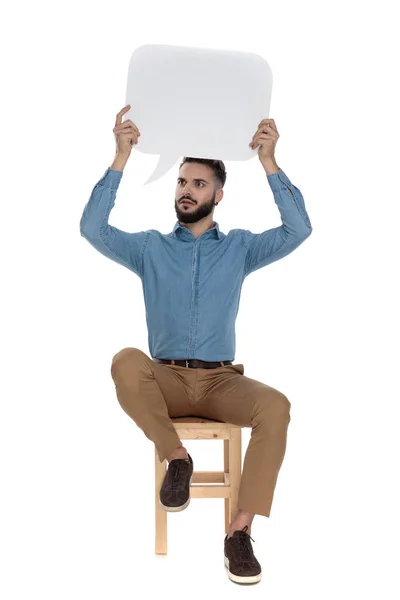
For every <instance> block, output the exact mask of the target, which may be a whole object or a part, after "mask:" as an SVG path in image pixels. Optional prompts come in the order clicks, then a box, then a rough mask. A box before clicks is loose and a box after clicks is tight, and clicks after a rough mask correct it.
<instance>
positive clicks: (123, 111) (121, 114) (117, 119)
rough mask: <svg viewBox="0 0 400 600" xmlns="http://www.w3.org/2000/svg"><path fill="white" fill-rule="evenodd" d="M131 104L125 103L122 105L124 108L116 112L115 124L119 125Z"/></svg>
mask: <svg viewBox="0 0 400 600" xmlns="http://www.w3.org/2000/svg"><path fill="white" fill-rule="evenodd" d="M130 108H131V105H130V104H127V105H126V106H124V108H122V109H121V110H120V111H119V113H118V114H117V118H116V119H115V125H121V122H122V117H123V115H124V114H125V113H127V112H128V110H130Z"/></svg>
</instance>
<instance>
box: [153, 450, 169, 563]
mask: <svg viewBox="0 0 400 600" xmlns="http://www.w3.org/2000/svg"><path fill="white" fill-rule="evenodd" d="M166 471H167V461H166V460H163V462H160V459H159V457H158V453H157V450H156V449H155V509H156V514H155V534H156V535H155V538H156V539H155V553H156V554H167V513H166V512H165V510H163V509H162V508H161V506H160V496H159V493H160V489H161V486H162V482H163V481H164V477H165V473H166Z"/></svg>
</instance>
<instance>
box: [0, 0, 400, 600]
mask: <svg viewBox="0 0 400 600" xmlns="http://www.w3.org/2000/svg"><path fill="white" fill-rule="evenodd" d="M2 13H3V15H2V19H1V23H2V25H1V29H2V36H1V46H2V53H1V55H2V79H3V84H4V87H3V93H2V96H1V103H2V110H1V132H2V135H1V137H2V175H1V186H2V189H1V196H2V206H3V213H2V235H1V244H2V252H1V257H2V265H3V268H2V283H3V293H2V311H1V314H2V323H1V331H2V334H1V341H2V348H1V351H2V358H1V367H2V369H1V371H2V377H1V387H2V389H1V416H0V428H1V429H0V440H1V447H0V450H1V474H0V477H1V487H2V493H1V510H0V514H1V517H0V518H1V535H0V537H1V542H0V544H1V546H0V550H1V557H0V559H1V571H2V575H1V580H0V595H1V597H2V598H4V599H5V600H15V599H18V600H20V599H21V600H22V599H25V598H41V600H45V599H46V600H47V599H51V600H53V599H54V598H57V600H64V599H68V600H70V599H71V598H74V600H83V599H85V600H87V599H88V598H96V600H100V599H103V598H104V599H107V600H110V599H117V598H118V600H123V599H128V598H133V597H139V596H138V594H139V593H144V589H148V590H149V591H150V593H151V595H152V596H154V597H162V598H165V599H166V600H169V599H170V598H171V599H173V598H178V597H179V598H189V597H190V598H204V596H205V595H208V596H209V597H218V595H219V594H220V593H229V594H231V595H232V596H231V597H235V594H241V593H242V592H241V590H243V587H242V586H238V585H236V584H234V583H232V582H231V581H229V580H228V578H227V574H226V571H225V569H224V566H223V539H224V525H223V501H222V500H218V499H215V500H201V499H194V500H193V501H192V502H191V504H190V506H189V508H188V510H186V511H183V512H182V513H177V514H172V515H168V519H169V521H168V522H169V537H168V555H167V556H156V555H155V554H154V445H153V444H152V442H150V441H149V440H148V439H147V438H146V437H145V436H144V434H143V432H142V431H141V430H139V429H138V427H137V426H136V425H135V423H134V422H133V421H132V420H131V419H130V418H129V417H128V416H127V415H126V413H124V411H123V410H122V409H121V407H120V405H119V404H118V401H117V397H116V394H115V389H114V383H113V381H112V378H111V374H110V367H111V361H112V357H113V356H114V354H116V353H117V352H118V351H119V350H121V349H122V348H124V347H128V346H131V347H137V348H140V349H142V350H143V351H144V352H146V353H147V354H149V350H148V346H147V330H146V324H145V312H144V302H143V296H142V287H141V281H140V279H139V278H138V277H137V276H135V275H134V274H133V273H132V272H130V271H129V270H127V269H125V268H124V267H122V266H120V265H118V264H116V263H114V262H113V261H111V260H109V259H107V258H106V257H104V256H103V255H101V254H100V253H98V252H96V251H95V250H94V248H93V247H92V246H90V245H89V244H88V242H87V241H86V240H85V239H84V238H83V237H81V236H80V232H79V221H80V218H81V214H82V211H83V209H84V206H85V204H86V202H87V201H88V199H89V197H90V194H91V192H92V189H93V187H94V186H95V184H96V183H97V182H98V180H99V179H100V178H101V177H102V176H103V174H104V172H105V170H106V169H107V168H108V167H109V166H110V165H111V163H112V160H113V157H114V151H115V144H114V135H113V132H112V129H113V127H114V123H115V116H116V114H117V112H118V111H119V110H120V109H121V108H122V107H123V106H124V104H125V90H126V77H127V68H128V64H129V59H130V56H131V54H132V52H133V50H134V48H135V47H137V46H140V45H142V44H147V43H162V44H180V45H186V46H189V45H193V46H197V47H205V48H215V49H219V48H221V49H231V50H242V51H248V52H254V53H259V54H260V55H262V56H263V57H264V58H265V59H266V60H267V61H268V63H269V64H270V66H271V68H272V71H273V75H274V83H273V91H272V102H271V112H270V115H266V116H269V117H270V118H273V119H275V123H276V125H277V127H278V131H279V133H280V139H279V141H278V144H277V148H276V160H277V163H278V165H279V166H280V167H281V168H282V169H283V170H284V171H285V173H286V174H287V175H288V177H289V178H290V180H291V182H292V183H293V184H294V185H296V186H297V187H298V188H299V189H300V190H301V192H302V193H303V196H304V199H305V203H306V208H307V211H308V213H309V216H310V220H311V223H312V226H313V233H312V235H311V237H310V238H309V239H307V240H306V241H305V242H304V244H302V245H301V246H300V247H299V248H298V249H297V250H295V251H294V252H293V253H292V254H290V255H289V256H287V257H285V258H284V259H282V260H280V261H277V262H275V263H273V264H271V265H270V266H268V267H265V268H263V269H260V270H258V271H257V272H255V273H253V274H251V275H250V276H249V277H248V278H247V279H246V281H245V283H244V286H243V290H242V297H241V305H240V310H239V315H238V318H237V353H236V357H235V362H237V363H243V364H244V366H245V375H247V376H249V377H252V378H255V379H258V380H260V381H263V382H265V383H267V384H268V385H271V386H274V387H276V388H277V389H279V390H281V391H282V392H284V393H285V394H286V395H287V396H288V398H289V399H290V401H291V403H292V410H291V423H290V425H289V431H288V443H287V450H286V456H285V459H284V462H283V465H282V468H281V471H280V474H279V478H278V483H277V487H276V491H275V497H274V502H273V506H272V511H271V516H270V518H269V519H268V518H266V517H263V516H256V517H255V519H254V521H253V526H252V537H253V539H254V540H255V542H254V543H253V549H254V552H255V555H256V557H257V558H258V560H259V561H260V563H261V566H262V569H263V579H262V581H261V583H259V584H258V585H256V586H254V587H251V588H250V589H251V591H250V589H249V588H247V589H249V592H248V593H250V594H254V595H255V596H256V597H260V598H261V597H263V598H264V597H265V596H266V595H268V597H269V598H271V599H272V598H273V599H286V598H294V597H301V598H303V597H304V598H305V597H306V598H308V600H311V599H316V600H317V599H318V600H320V599H321V598H324V600H330V599H333V598H335V599H336V598H338V597H340V598H341V599H343V600H347V599H353V598H377V597H382V598H385V600H394V599H395V598H398V597H399V583H398V576H397V575H396V573H395V568H396V567H398V560H399V542H398V540H399V534H400V529H399V516H398V507H399V503H400V498H399V492H398V472H399V469H398V457H399V442H398V437H399V436H398V417H399V410H398V404H399V400H400V395H399V385H398V378H397V374H396V368H398V363H399V353H398V336H399V320H398V306H399V300H400V298H399V294H398V291H397V290H396V285H397V280H398V272H399V269H398V263H399V251H398V239H399V202H400V198H399V186H398V161H399V133H400V132H399V110H398V107H399V100H400V99H399V94H398V83H399V81H398V63H397V62H396V61H395V54H397V53H398V51H399V47H398V46H399V44H398V42H397V40H398V22H397V21H396V19H395V18H394V3H391V2H385V1H382V2H380V3H379V4H378V5H376V4H375V3H365V2H363V3H362V2H346V3H345V2H343V1H342V2H338V1H336V2H332V3H329V4H328V3H325V2H324V3H321V2H304V1H303V2H284V1H282V2H270V3H269V2H252V1H247V2H245V3H244V4H243V6H241V5H238V6H234V5H233V3H228V2H215V1H214V2H207V1H203V2H202V3H190V2H174V1H169V2H165V3H161V2H158V3H157V2H143V3H139V2H114V3H110V2H107V3H97V2H96V3H95V2H83V1H80V2H69V3H65V4H61V3H50V2H34V3H27V2H25V3H19V4H17V5H15V6H13V7H10V5H8V6H7V9H6V10H4V9H3V11H2ZM177 101H179V99H177ZM181 102H185V99H184V98H182V99H181ZM234 126H235V123H232V127H234ZM249 141H250V140H249ZM157 160H158V157H157V156H155V155H154V156H149V155H143V154H141V153H139V152H137V151H136V150H133V152H132V155H131V157H130V160H129V162H128V164H127V166H126V168H125V171H124V175H123V178H122V181H121V184H120V187H119V190H118V193H117V200H116V205H115V208H114V209H113V211H112V213H111V215H110V224H112V225H115V226H117V227H119V228H121V229H124V230H125V231H131V232H134V231H142V230H147V229H158V230H159V231H161V232H163V233H168V232H170V231H171V230H172V228H173V225H174V223H175V220H176V215H175V211H174V193H175V183H176V177H177V174H178V164H179V163H177V165H176V167H175V169H172V170H171V171H170V172H169V173H168V175H167V176H165V177H163V178H162V179H160V180H159V181H157V182H155V183H153V184H150V185H148V186H146V187H144V186H143V182H144V181H146V180H147V178H148V177H149V175H150V173H151V172H152V171H153V168H154V166H155V165H156V164H157ZM225 164H226V168H227V172H228V176H227V182H226V185H225V188H224V190H225V195H224V200H223V202H222V203H221V205H220V206H219V207H218V208H216V211H215V213H214V216H215V219H216V220H217V221H218V223H219V225H220V228H221V230H222V231H223V232H225V233H227V232H228V231H229V230H230V229H233V228H238V227H240V228H244V229H249V230H251V231H253V232H255V233H257V232H260V231H263V230H265V229H269V228H271V227H275V226H277V225H280V224H281V221H280V216H279V211H278V209H277V206H276V205H275V203H274V199H273V194H272V191H271V190H270V187H269V185H268V182H267V179H266V176H265V173H264V170H263V168H262V166H261V164H260V163H259V160H258V158H257V157H255V158H254V159H253V160H250V161H247V162H226V163H225ZM249 435H250V430H249V429H244V430H243V451H245V449H246V447H247V444H248V441H249ZM185 445H186V447H187V448H188V450H189V452H190V453H191V455H192V456H193V459H194V461H195V469H198V470H204V469H209V468H210V469H218V468H220V467H221V468H222V442H219V441H214V442H213V441H210V442H186V444H185ZM243 593H245V592H243ZM140 597H142V596H140Z"/></svg>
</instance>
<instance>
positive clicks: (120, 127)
mask: <svg viewBox="0 0 400 600" xmlns="http://www.w3.org/2000/svg"><path fill="white" fill-rule="evenodd" d="M130 108H131V105H130V104H127V105H126V106H125V107H124V108H123V109H122V110H120V111H119V113H118V114H117V118H116V120H115V127H114V129H113V132H114V135H115V143H116V154H117V155H119V156H125V157H129V155H130V153H131V150H132V147H133V144H137V143H138V138H139V135H141V134H140V131H139V129H138V128H137V126H136V125H135V123H133V122H132V121H131V120H130V119H128V120H127V121H124V122H123V123H122V117H123V116H124V114H125V113H127V112H128V110H129V109H130Z"/></svg>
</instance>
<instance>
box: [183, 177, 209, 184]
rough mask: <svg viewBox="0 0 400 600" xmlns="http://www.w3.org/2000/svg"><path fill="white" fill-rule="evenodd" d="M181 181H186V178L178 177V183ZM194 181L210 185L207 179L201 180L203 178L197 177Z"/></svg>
mask: <svg viewBox="0 0 400 600" xmlns="http://www.w3.org/2000/svg"><path fill="white" fill-rule="evenodd" d="M181 179H182V180H183V181H186V179H185V178H184V177H178V179H177V181H180V180H181ZM194 181H204V183H208V181H206V180H205V179H201V177H196V178H195V179H194Z"/></svg>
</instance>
